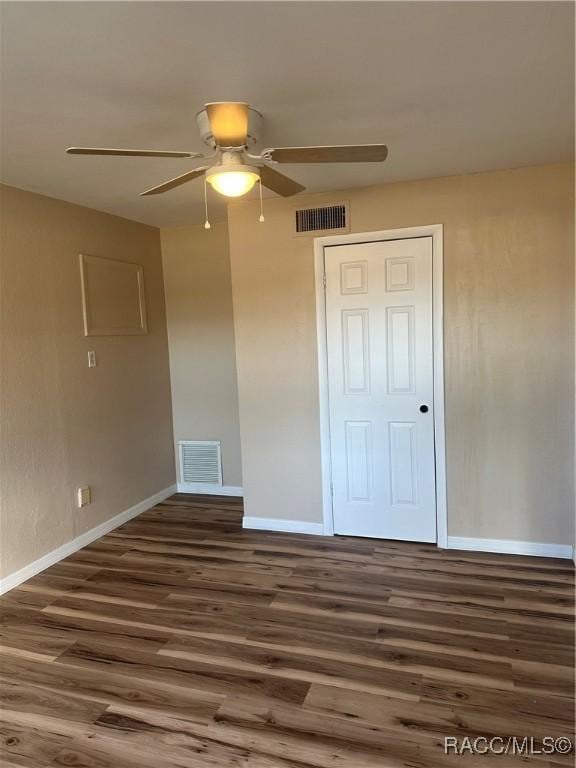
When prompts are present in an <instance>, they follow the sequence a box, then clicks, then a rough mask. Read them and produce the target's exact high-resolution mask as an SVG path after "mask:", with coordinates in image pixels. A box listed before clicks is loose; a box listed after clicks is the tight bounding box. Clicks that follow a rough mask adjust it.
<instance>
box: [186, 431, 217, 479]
mask: <svg viewBox="0 0 576 768" xmlns="http://www.w3.org/2000/svg"><path fill="white" fill-rule="evenodd" d="M178 445H179V449H180V480H181V482H182V483H190V484H202V485H213V486H218V485H222V454H221V449H220V443H219V442H218V441H216V440H181V441H180V442H179V443H178Z"/></svg>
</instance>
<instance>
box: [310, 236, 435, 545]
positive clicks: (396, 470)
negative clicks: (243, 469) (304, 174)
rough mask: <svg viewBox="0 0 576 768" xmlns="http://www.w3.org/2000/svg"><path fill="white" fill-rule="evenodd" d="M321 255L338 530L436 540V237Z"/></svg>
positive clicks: (345, 247) (334, 250) (334, 248)
mask: <svg viewBox="0 0 576 768" xmlns="http://www.w3.org/2000/svg"><path fill="white" fill-rule="evenodd" d="M324 257H325V270H326V324H327V329H326V330H327V347H328V386H329V409H330V441H331V461H332V487H333V515H334V531H335V533H340V534H348V535H352V536H374V537H378V538H385V539H404V540H409V541H429V542H434V541H436V501H435V496H436V494H435V467H434V414H433V405H434V403H433V341H432V339H433V335H432V238H431V237H418V238H411V239H406V240H388V241H384V242H370V243H361V244H353V245H337V246H329V247H326V248H325V249H324Z"/></svg>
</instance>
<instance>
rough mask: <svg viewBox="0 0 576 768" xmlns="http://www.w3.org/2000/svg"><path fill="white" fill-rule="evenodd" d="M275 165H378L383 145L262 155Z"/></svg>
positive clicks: (385, 151)
mask: <svg viewBox="0 0 576 768" xmlns="http://www.w3.org/2000/svg"><path fill="white" fill-rule="evenodd" d="M262 154H263V155H266V156H268V157H269V158H270V159H271V160H273V161H274V162H275V163H378V162H382V160H386V157H387V156H388V147H387V146H386V145H385V144H357V145H354V144H350V145H343V146H335V147H278V148H276V149H265V150H264V152H263V153H262Z"/></svg>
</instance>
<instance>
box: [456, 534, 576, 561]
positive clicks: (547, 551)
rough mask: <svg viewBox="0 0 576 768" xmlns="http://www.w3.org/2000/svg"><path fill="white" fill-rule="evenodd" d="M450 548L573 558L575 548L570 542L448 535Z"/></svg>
mask: <svg viewBox="0 0 576 768" xmlns="http://www.w3.org/2000/svg"><path fill="white" fill-rule="evenodd" d="M448 549H465V550H468V551H472V552H502V553H504V554H507V555H534V556H535V557H562V558H568V559H570V558H572V557H573V554H574V548H573V547H571V546H570V544H539V543H537V542H535V541H516V540H506V539H470V538H468V537H460V536H448Z"/></svg>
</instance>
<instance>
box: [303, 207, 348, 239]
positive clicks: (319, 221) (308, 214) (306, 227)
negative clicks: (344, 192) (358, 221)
mask: <svg viewBox="0 0 576 768" xmlns="http://www.w3.org/2000/svg"><path fill="white" fill-rule="evenodd" d="M294 225H295V228H296V234H297V235H309V234H310V233H314V234H317V233H319V232H347V231H348V228H349V217H348V203H334V204H333V205H324V206H322V207H321V208H297V209H296V211H295V221H294Z"/></svg>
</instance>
